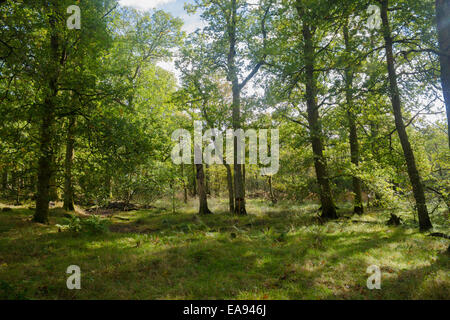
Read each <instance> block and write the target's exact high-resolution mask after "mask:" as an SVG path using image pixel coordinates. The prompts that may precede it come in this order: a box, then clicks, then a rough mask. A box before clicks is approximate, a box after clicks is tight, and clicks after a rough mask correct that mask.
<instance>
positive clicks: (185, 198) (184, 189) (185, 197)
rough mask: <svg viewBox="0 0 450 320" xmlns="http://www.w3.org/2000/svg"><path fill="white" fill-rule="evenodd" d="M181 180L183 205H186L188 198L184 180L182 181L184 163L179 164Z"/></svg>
mask: <svg viewBox="0 0 450 320" xmlns="http://www.w3.org/2000/svg"><path fill="white" fill-rule="evenodd" d="M181 179H183V192H184V197H183V200H184V203H187V200H188V196H187V186H186V180H184V163H182V164H181Z"/></svg>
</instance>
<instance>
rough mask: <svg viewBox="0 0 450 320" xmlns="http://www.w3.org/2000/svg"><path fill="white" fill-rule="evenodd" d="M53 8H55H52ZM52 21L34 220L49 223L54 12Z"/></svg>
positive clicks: (54, 83) (55, 87) (55, 54)
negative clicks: (49, 61)
mask: <svg viewBox="0 0 450 320" xmlns="http://www.w3.org/2000/svg"><path fill="white" fill-rule="evenodd" d="M50 10H53V9H50ZM49 22H50V54H51V61H52V62H53V63H50V64H49V65H48V66H47V67H48V71H49V72H48V74H49V80H48V90H49V92H48V94H47V97H46V98H45V101H44V103H43V104H41V108H40V109H41V110H40V115H41V127H40V135H39V143H40V147H39V150H40V155H39V162H38V183H37V195H36V211H35V213H34V218H33V220H34V221H35V222H39V223H48V209H49V189H50V179H51V176H52V167H51V166H52V163H53V148H52V138H53V125H54V121H55V108H56V105H55V98H56V96H57V94H58V83H57V82H58V73H59V69H58V62H59V58H58V49H59V41H60V40H59V36H58V33H57V32H58V31H57V30H56V29H57V28H56V25H55V24H56V18H55V16H54V14H53V13H52V14H51V15H50V16H49Z"/></svg>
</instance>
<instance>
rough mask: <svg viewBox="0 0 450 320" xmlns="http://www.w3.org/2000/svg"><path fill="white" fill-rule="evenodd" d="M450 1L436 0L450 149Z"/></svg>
mask: <svg viewBox="0 0 450 320" xmlns="http://www.w3.org/2000/svg"><path fill="white" fill-rule="evenodd" d="M449 16H450V1H449V0H436V20H437V30H438V39H439V49H440V54H439V58H440V62H441V80H442V90H443V92H444V101H445V107H446V110H447V134H448V145H449V147H450V23H449V22H448V17H449Z"/></svg>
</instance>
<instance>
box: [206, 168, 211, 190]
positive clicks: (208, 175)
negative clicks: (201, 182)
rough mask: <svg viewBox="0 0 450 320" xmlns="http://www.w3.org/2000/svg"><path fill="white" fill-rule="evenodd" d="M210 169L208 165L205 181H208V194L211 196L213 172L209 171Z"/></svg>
mask: <svg viewBox="0 0 450 320" xmlns="http://www.w3.org/2000/svg"><path fill="white" fill-rule="evenodd" d="M209 171H210V170H209V165H206V168H205V181H206V194H207V195H208V196H210V195H211V183H210V182H211V174H210V172H209Z"/></svg>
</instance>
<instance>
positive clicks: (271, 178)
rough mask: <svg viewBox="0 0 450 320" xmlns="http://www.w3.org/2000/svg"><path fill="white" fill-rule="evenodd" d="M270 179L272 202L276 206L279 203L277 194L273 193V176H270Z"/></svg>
mask: <svg viewBox="0 0 450 320" xmlns="http://www.w3.org/2000/svg"><path fill="white" fill-rule="evenodd" d="M268 178H269V195H270V201H272V203H273V204H276V203H277V199H276V198H275V194H274V193H273V185H272V181H273V176H272V175H270V176H269V177H268Z"/></svg>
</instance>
